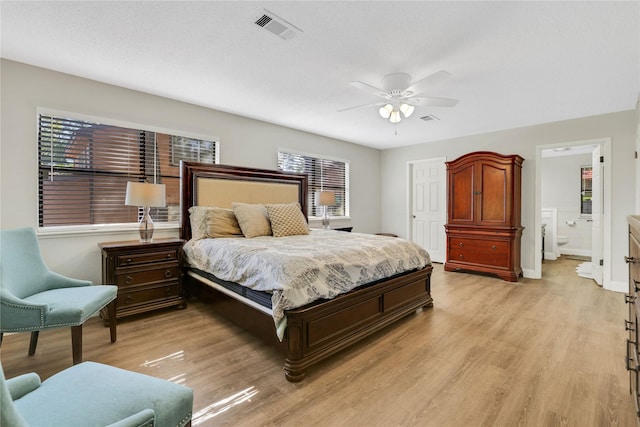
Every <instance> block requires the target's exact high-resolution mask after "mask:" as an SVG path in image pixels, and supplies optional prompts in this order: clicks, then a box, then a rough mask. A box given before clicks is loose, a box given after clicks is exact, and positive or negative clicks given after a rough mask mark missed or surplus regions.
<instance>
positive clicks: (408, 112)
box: [400, 103, 416, 117]
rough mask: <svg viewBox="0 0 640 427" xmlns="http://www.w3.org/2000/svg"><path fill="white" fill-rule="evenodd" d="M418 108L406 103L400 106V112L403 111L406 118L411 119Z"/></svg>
mask: <svg viewBox="0 0 640 427" xmlns="http://www.w3.org/2000/svg"><path fill="white" fill-rule="evenodd" d="M415 109H416V107H414V106H413V105H409V104H406V103H402V104H401V105H400V111H402V114H404V116H405V117H409V116H411V115H412V114H413V110H415Z"/></svg>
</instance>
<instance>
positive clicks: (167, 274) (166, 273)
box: [164, 270, 173, 279]
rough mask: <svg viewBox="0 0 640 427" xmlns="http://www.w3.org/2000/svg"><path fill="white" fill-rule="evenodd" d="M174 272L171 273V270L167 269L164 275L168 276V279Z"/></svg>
mask: <svg viewBox="0 0 640 427" xmlns="http://www.w3.org/2000/svg"><path fill="white" fill-rule="evenodd" d="M172 274H173V273H171V270H167V271H165V272H164V277H166V278H167V279H168V278H169V277H171V275H172Z"/></svg>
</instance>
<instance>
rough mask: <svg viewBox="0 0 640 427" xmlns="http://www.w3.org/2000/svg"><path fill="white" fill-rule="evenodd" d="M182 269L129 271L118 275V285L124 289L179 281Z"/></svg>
mask: <svg viewBox="0 0 640 427" xmlns="http://www.w3.org/2000/svg"><path fill="white" fill-rule="evenodd" d="M179 276H180V267H179V266H178V265H175V266H173V265H172V266H167V267H166V268H155V269H152V270H137V271H128V272H127V273H124V274H119V273H116V285H118V287H121V288H124V287H127V286H134V285H140V284H144V283H154V282H163V281H167V280H171V279H178V277H179Z"/></svg>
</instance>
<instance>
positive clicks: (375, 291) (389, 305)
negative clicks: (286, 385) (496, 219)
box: [180, 162, 433, 382]
mask: <svg viewBox="0 0 640 427" xmlns="http://www.w3.org/2000/svg"><path fill="white" fill-rule="evenodd" d="M209 178H211V179H231V180H234V181H252V182H255V181H258V182H265V183H286V184H291V185H295V186H297V188H298V197H299V199H298V200H299V203H300V205H301V207H302V211H303V212H304V214H305V216H306V215H307V176H306V175H303V174H294V173H286V172H280V171H272V170H264V169H252V168H244V167H236V166H225V165H210V164H200V163H191V162H183V164H182V167H181V183H182V188H181V212H182V224H181V231H180V234H181V237H182V238H183V239H185V240H188V239H189V238H191V228H190V222H189V213H188V210H189V208H190V207H191V206H193V205H194V204H197V200H196V198H197V194H198V192H197V184H198V180H199V179H209ZM238 201H243V200H238ZM431 271H432V266H431V265H428V266H426V267H425V268H423V269H421V270H414V271H411V272H408V273H404V274H401V275H397V276H393V277H391V278H388V279H385V280H382V281H377V282H375V283H372V284H369V285H365V286H362V287H360V288H357V289H355V290H353V291H351V292H348V293H346V294H343V295H339V296H338V297H336V298H333V299H331V300H322V301H317V302H314V303H311V304H307V305H305V306H303V307H300V308H296V309H292V310H287V311H286V316H287V329H286V332H285V337H284V340H283V341H282V342H280V341H279V340H278V338H277V335H276V331H275V325H274V322H273V318H272V317H271V316H270V315H269V314H267V313H264V312H263V311H260V310H259V309H257V308H254V307H252V306H250V305H246V304H244V303H243V302H241V301H239V300H238V299H236V298H234V297H231V296H229V295H227V294H225V293H224V292H220V291H218V290H216V289H215V288H212V287H211V286H209V285H207V284H206V282H207V281H206V280H203V279H200V278H199V276H198V275H197V274H195V273H194V272H190V271H187V274H186V277H187V286H188V289H189V290H190V292H192V294H194V295H202V296H203V297H206V299H207V300H208V301H210V302H211V304H213V305H214V306H215V309H216V311H217V312H218V313H220V314H221V315H222V316H224V317H225V318H227V319H229V320H231V321H232V322H234V323H236V324H237V325H239V326H241V327H242V328H244V329H246V330H248V331H250V332H251V333H253V334H254V335H256V336H257V337H259V338H260V339H262V340H264V341H265V342H267V343H269V344H271V345H272V346H274V347H276V348H278V349H279V350H280V351H281V352H282V353H283V354H284V356H285V363H284V371H285V376H286V378H287V380H289V381H291V382H298V381H301V380H302V379H303V378H304V377H305V371H306V369H307V368H308V367H310V366H311V365H313V364H315V363H317V362H319V361H320V360H322V359H325V358H327V357H329V356H331V355H333V354H335V353H337V352H339V351H340V350H342V349H344V348H346V347H348V346H349V345H351V344H353V343H355V342H357V341H360V340H361V339H363V338H365V337H367V336H369V335H371V334H373V333H374V332H376V331H379V330H380V329H382V328H384V327H385V326H387V325H389V324H391V323H393V322H395V321H396V320H398V319H400V318H402V317H404V316H407V315H408V314H410V313H413V312H415V311H416V310H418V309H420V308H422V307H431V306H433V300H432V298H431Z"/></svg>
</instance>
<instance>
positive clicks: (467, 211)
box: [449, 165, 474, 223]
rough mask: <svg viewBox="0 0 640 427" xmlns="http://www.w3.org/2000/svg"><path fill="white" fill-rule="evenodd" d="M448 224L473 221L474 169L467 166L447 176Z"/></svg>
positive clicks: (471, 166)
mask: <svg viewBox="0 0 640 427" xmlns="http://www.w3.org/2000/svg"><path fill="white" fill-rule="evenodd" d="M449 177H450V179H449V216H450V222H454V223H470V222H473V221H474V218H473V217H474V168H473V165H469V166H467V167H465V168H462V169H458V170H456V171H454V172H452V173H451V174H450V175H449Z"/></svg>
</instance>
